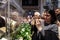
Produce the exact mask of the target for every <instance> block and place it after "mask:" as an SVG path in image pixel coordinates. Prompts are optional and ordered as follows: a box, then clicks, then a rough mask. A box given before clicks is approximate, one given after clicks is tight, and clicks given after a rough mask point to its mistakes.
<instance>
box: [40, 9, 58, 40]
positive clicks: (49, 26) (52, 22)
mask: <svg viewBox="0 0 60 40" xmlns="http://www.w3.org/2000/svg"><path fill="white" fill-rule="evenodd" d="M43 18H44V27H43V28H42V31H41V32H42V34H43V36H44V40H59V39H58V37H57V34H58V27H57V25H56V15H55V11H54V10H48V11H45V12H44V14H43Z"/></svg>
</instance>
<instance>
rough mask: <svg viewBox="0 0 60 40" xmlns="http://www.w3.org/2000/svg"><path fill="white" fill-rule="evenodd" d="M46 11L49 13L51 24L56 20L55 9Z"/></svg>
mask: <svg viewBox="0 0 60 40" xmlns="http://www.w3.org/2000/svg"><path fill="white" fill-rule="evenodd" d="M48 12H49V14H50V15H51V24H54V23H55V22H56V20H57V18H56V14H55V11H54V10H49V11H48Z"/></svg>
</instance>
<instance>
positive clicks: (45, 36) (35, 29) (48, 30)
mask: <svg viewBox="0 0 60 40" xmlns="http://www.w3.org/2000/svg"><path fill="white" fill-rule="evenodd" d="M24 22H26V23H29V24H30V25H31V33H32V40H59V37H58V36H59V32H58V27H59V26H60V8H57V9H54V10H45V11H44V12H43V13H42V15H41V14H40V13H39V12H37V11H36V12H34V15H32V16H31V15H28V16H27V17H26V19H25V20H24Z"/></svg>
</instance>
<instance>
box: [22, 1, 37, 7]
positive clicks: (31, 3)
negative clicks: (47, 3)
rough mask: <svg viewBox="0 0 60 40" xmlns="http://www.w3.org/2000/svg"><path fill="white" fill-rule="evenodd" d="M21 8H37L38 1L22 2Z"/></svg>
mask: <svg viewBox="0 0 60 40" xmlns="http://www.w3.org/2000/svg"><path fill="white" fill-rule="evenodd" d="M22 6H38V0H22Z"/></svg>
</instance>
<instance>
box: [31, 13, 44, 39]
mask: <svg viewBox="0 0 60 40" xmlns="http://www.w3.org/2000/svg"><path fill="white" fill-rule="evenodd" d="M31 25H32V27H31V31H32V40H43V36H42V33H41V32H40V31H41V29H42V28H41V27H40V13H39V12H35V13H34V16H33V18H32V20H31Z"/></svg>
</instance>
